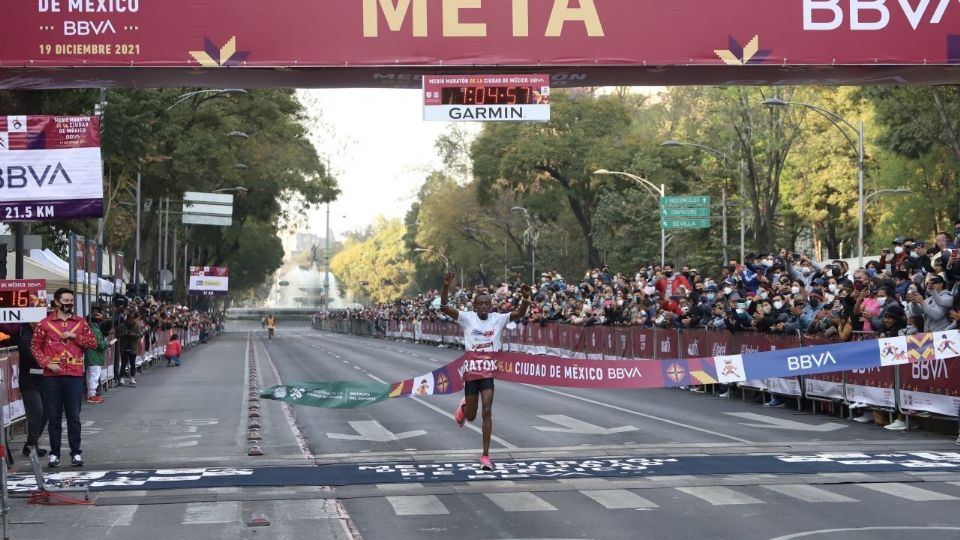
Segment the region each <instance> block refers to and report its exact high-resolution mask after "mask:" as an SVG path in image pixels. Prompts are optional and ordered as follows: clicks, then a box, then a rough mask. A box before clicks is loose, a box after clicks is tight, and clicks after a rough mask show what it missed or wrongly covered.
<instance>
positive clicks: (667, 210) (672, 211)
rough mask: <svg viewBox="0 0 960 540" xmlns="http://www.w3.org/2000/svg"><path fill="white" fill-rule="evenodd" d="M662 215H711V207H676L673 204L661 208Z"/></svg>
mask: <svg viewBox="0 0 960 540" xmlns="http://www.w3.org/2000/svg"><path fill="white" fill-rule="evenodd" d="M660 217H662V218H683V217H687V218H689V217H705V218H708V217H710V208H709V207H706V206H704V207H701V208H674V207H672V206H664V207H662V208H660Z"/></svg>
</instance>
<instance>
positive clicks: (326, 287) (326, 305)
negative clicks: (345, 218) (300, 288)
mask: <svg viewBox="0 0 960 540" xmlns="http://www.w3.org/2000/svg"><path fill="white" fill-rule="evenodd" d="M324 236H325V238H324V243H325V244H326V247H325V248H324V251H323V268H324V270H323V311H324V313H326V312H328V311H329V310H330V203H327V231H326V233H324Z"/></svg>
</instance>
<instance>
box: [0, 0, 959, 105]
mask: <svg viewBox="0 0 960 540" xmlns="http://www.w3.org/2000/svg"><path fill="white" fill-rule="evenodd" d="M0 20H3V21H10V22H11V24H7V25H5V28H4V32H3V33H0V87H7V88H13V87H18V88H37V87H56V86H63V85H73V86H90V87H97V86H100V87H104V86H112V85H117V84H121V85H132V84H134V83H135V82H136V83H139V84H140V85H144V86H147V85H154V86H185V85H201V86H214V85H217V84H218V83H219V84H222V83H225V82H231V83H233V84H234V85H235V86H247V87H252V86H270V85H272V86H302V87H308V86H381V85H396V86H405V87H418V86H420V81H421V78H422V76H423V75H425V74H438V73H439V72H446V73H464V72H472V73H478V72H482V71H488V72H492V73H510V72H514V73H517V72H519V73H524V72H536V73H547V74H549V75H551V77H552V84H553V85H554V86H560V85H561V84H564V83H565V84H567V85H573V86H590V85H595V84H598V83H602V82H614V81H616V82H618V83H630V82H632V83H641V82H645V83H647V84H669V83H675V82H687V83H734V82H743V83H758V82H765V83H774V82H790V81H793V82H816V81H821V82H828V83H840V82H846V83H868V82H874V83H904V82H920V81H926V82H949V81H953V82H958V81H960V73H958V71H957V70H954V69H948V70H944V69H942V68H943V66H949V65H951V64H956V63H958V62H960V3H958V2H956V1H954V0H780V1H777V2H771V1H770V0H741V1H739V2H689V1H688V2H665V1H663V0H658V1H654V0H338V1H327V2H320V1H315V2H294V1H292V0H280V1H279V2H266V3H265V2H260V1H258V0H163V1H160V0H30V1H28V0H23V1H8V2H3V3H2V4H0ZM13 22H15V24H13ZM400 66H403V67H400ZM62 67H80V68H83V69H82V70H77V71H73V70H66V71H54V70H45V71H37V68H62ZM144 67H150V68H173V69H165V70H156V69H152V70H149V71H148V70H142V69H140V68H144ZM226 67H229V68H273V69H258V70H248V69H229V70H226V69H221V68H226ZM744 67H748V68H749V69H741V68H744ZM104 68H123V69H122V70H120V69H117V70H112V69H104ZM279 68H282V70H281V69H279ZM320 68H323V69H320ZM733 68H736V69H733Z"/></svg>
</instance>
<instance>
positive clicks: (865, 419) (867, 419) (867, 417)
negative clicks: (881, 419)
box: [853, 411, 873, 424]
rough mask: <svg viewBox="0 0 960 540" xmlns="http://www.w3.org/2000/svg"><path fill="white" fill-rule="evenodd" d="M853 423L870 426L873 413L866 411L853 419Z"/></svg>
mask: <svg viewBox="0 0 960 540" xmlns="http://www.w3.org/2000/svg"><path fill="white" fill-rule="evenodd" d="M853 421H854V422H860V423H861V424H872V423H873V413H871V412H870V411H867V412H865V413H863V414H862V415H860V416H858V417H856V418H854V419H853Z"/></svg>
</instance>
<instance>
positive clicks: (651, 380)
mask: <svg viewBox="0 0 960 540" xmlns="http://www.w3.org/2000/svg"><path fill="white" fill-rule="evenodd" d="M931 338H932V339H931ZM957 357H960V332H958V331H957V330H948V331H941V332H935V333H932V334H917V335H914V336H900V337H894V338H886V339H879V340H871V341H857V342H852V343H833V344H829V345H818V346H815V347H802V348H796V349H782V350H776V351H769V352H761V353H754V354H738V355H730V356H711V357H705V358H681V359H672V360H583V359H570V358H559V357H555V356H542V355H533V354H523V353H478V352H467V353H464V355H463V356H461V357H460V358H458V359H456V360H454V361H453V362H451V363H449V364H447V365H446V366H443V367H441V368H439V369H435V370H433V371H431V372H430V373H425V374H423V375H420V376H417V377H413V378H410V379H406V380H404V381H400V382H396V383H393V384H379V385H378V384H371V383H350V382H339V383H325V382H312V383H289V384H282V385H276V386H273V387H271V388H267V389H266V390H264V391H263V392H262V393H261V397H263V398H265V399H275V400H280V401H286V402H288V403H293V404H296V405H309V406H314V407H325V408H356V407H362V406H364V405H370V404H372V403H377V402H379V401H383V400H384V399H387V398H392V397H405V396H430V395H446V394H453V393H456V392H459V391H460V390H461V389H463V381H464V376H465V375H466V374H467V373H468V372H478V371H479V372H491V373H493V375H494V377H495V378H496V379H499V380H503V381H510V382H518V383H526V384H533V385H539V386H556V387H568V388H598V389H600V388H605V389H614V388H621V389H630V388H634V389H637V388H665V387H674V386H688V385H700V384H716V383H740V382H744V381H747V380H751V379H767V378H772V377H792V376H798V375H814V374H818V373H830V372H836V371H850V370H856V369H869V368H876V367H882V366H896V365H901V364H909V363H911V362H919V361H921V360H934V359H937V360H946V359H951V358H957Z"/></svg>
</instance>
